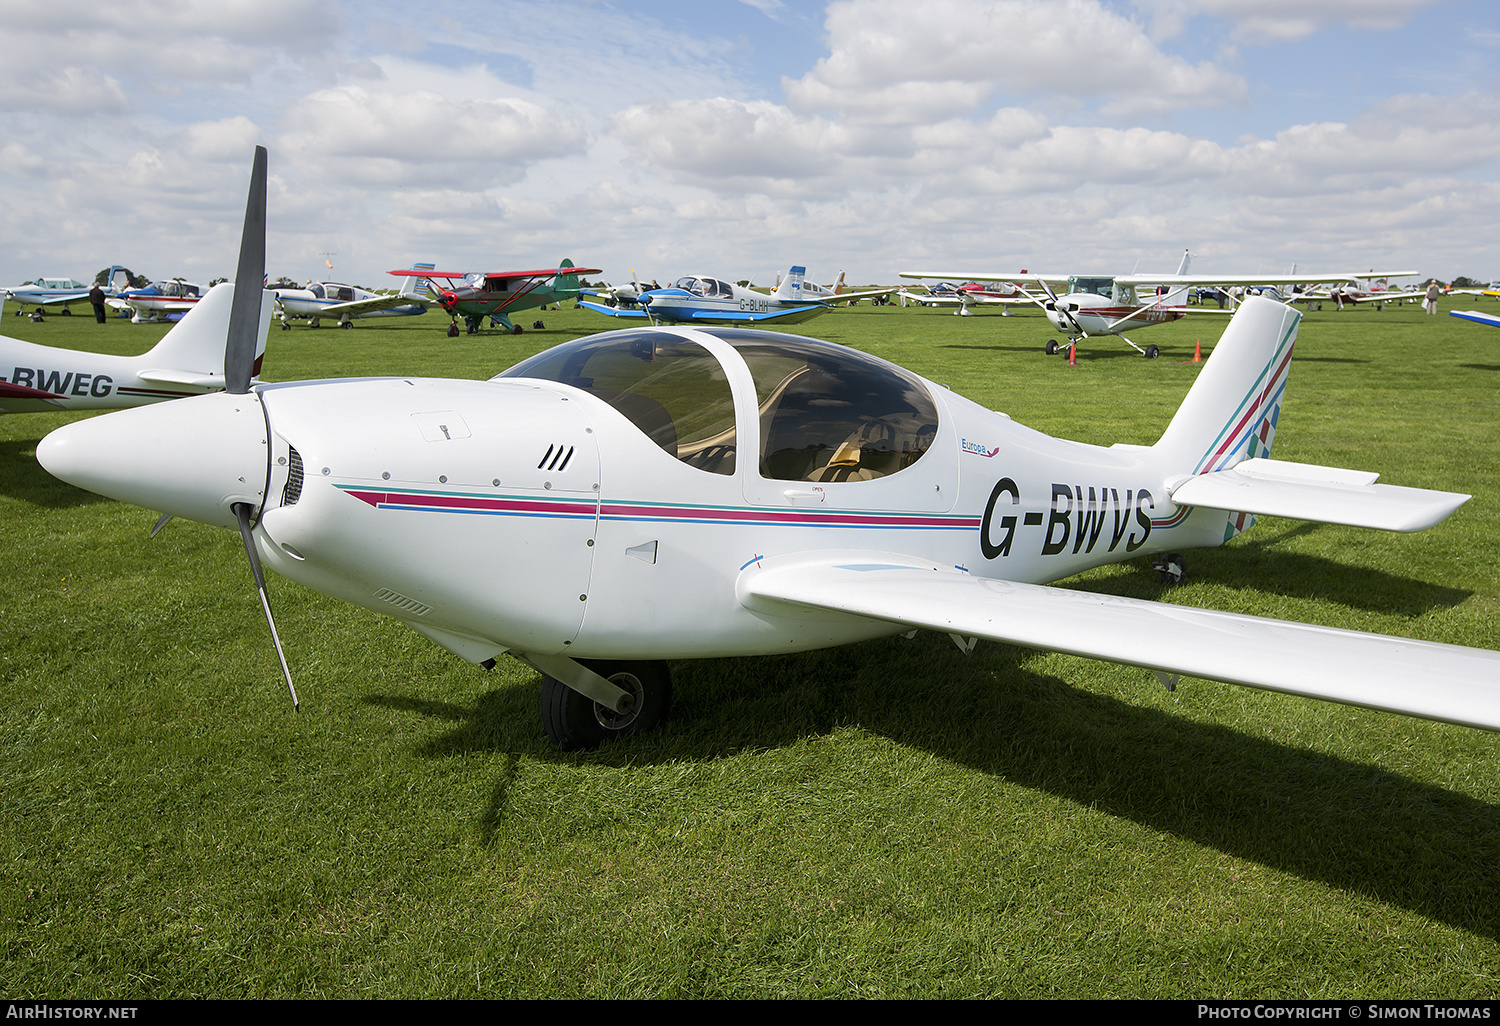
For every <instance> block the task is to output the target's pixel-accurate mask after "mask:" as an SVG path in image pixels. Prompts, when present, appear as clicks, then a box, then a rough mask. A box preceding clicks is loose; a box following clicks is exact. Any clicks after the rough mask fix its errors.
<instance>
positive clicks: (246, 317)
mask: <svg viewBox="0 0 1500 1026" xmlns="http://www.w3.org/2000/svg"><path fill="white" fill-rule="evenodd" d="M265 277H266V148H265V147H264V146H257V147H255V162H254V164H253V165H252V167H251V169H250V195H249V196H248V197H247V198H246V200H245V229H244V231H243V232H241V233H240V262H239V267H238V268H237V269H236V270H235V272H234V305H232V306H231V307H230V308H229V337H228V338H227V339H226V340H225V343H224V385H225V389H224V390H225V391H226V392H230V393H232V394H234V395H244V394H245V393H246V392H248V391H250V378H251V377H252V376H253V375H254V363H255V344H256V342H258V341H259V335H260V294H261V283H262V282H264V280H265Z"/></svg>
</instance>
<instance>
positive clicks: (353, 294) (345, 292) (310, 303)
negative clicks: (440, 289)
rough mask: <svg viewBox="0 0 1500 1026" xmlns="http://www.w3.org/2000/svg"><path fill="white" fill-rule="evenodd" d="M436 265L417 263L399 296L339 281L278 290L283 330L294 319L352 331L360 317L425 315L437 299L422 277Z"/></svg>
mask: <svg viewBox="0 0 1500 1026" xmlns="http://www.w3.org/2000/svg"><path fill="white" fill-rule="evenodd" d="M434 266H435V265H433V264H413V265H412V269H411V271H410V273H409V274H408V275H407V277H406V280H405V281H403V282H402V283H401V289H400V291H399V292H398V293H397V294H396V295H390V294H383V293H379V292H371V291H370V290H368V289H362V288H360V287H359V286H357V285H345V284H343V283H341V282H336V281H310V282H308V283H307V284H306V285H305V286H303V287H302V288H300V289H285V288H283V289H274V290H273V291H274V292H275V293H276V310H277V315H278V316H279V317H280V318H281V330H282V331H290V330H291V328H292V325H291V322H292V321H294V320H305V321H308V322H309V324H310V325H311V326H312V327H314V328H316V327H319V326H320V325H321V324H322V322H323V321H325V320H328V321H336V322H337V323H338V326H339V327H341V328H352V327H353V326H354V321H355V319H357V318H365V317H411V316H415V315H417V314H424V313H426V312H427V307H428V305H429V304H432V303H434V302H436V300H434V299H433V298H432V295H431V292H430V289H431V283H430V282H428V281H427V279H426V278H424V277H422V275H423V274H425V273H426V272H429V271H431V270H432V269H433V267H434Z"/></svg>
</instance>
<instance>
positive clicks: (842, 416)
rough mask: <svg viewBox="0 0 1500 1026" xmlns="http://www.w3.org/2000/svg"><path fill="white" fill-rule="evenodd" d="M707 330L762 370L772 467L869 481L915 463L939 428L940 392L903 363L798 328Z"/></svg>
mask: <svg viewBox="0 0 1500 1026" xmlns="http://www.w3.org/2000/svg"><path fill="white" fill-rule="evenodd" d="M707 330H708V333H709V334H712V335H715V336H717V337H719V338H721V339H723V340H724V341H726V342H728V343H729V344H730V345H732V346H733V347H734V348H735V351H736V352H738V353H739V354H740V356H741V357H743V358H744V360H745V363H746V364H747V365H748V366H749V368H750V375H751V377H752V378H754V379H755V397H756V405H757V406H758V408H759V410H760V443H761V444H760V453H761V455H760V473H761V476H762V477H766V478H771V479H773V480H780V481H868V480H871V479H873V478H877V477H884V476H886V475H888V474H894V473H896V472H897V471H899V470H904V469H905V468H907V467H909V466H911V465H912V464H913V463H915V462H916V461H917V460H919V459H921V457H922V455H923V454H924V453H925V452H926V451H927V450H928V448H930V447H931V445H932V440H933V438H934V437H935V436H936V435H937V425H938V416H937V408H936V407H935V406H934V405H933V402H932V397H931V396H930V395H928V394H927V389H926V388H925V387H924V386H923V385H922V382H921V381H920V380H919V379H918V378H917V377H916V375H914V374H911V373H909V372H908V371H904V370H902V369H901V368H900V367H897V366H895V365H894V364H890V363H886V362H885V361H884V360H881V359H878V358H876V357H873V356H870V355H868V354H866V353H861V352H859V351H858V350H855V349H846V348H844V347H843V346H838V345H834V344H832V343H828V342H819V341H816V340H814V339H809V338H799V337H797V336H795V335H782V334H780V333H778V332H764V331H747V330H744V329H735V328H717V329H707Z"/></svg>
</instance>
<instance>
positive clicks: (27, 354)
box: [0, 282, 271, 413]
mask: <svg viewBox="0 0 1500 1026" xmlns="http://www.w3.org/2000/svg"><path fill="white" fill-rule="evenodd" d="M233 296H234V285H233V284H232V283H230V282H224V283H222V284H219V285H215V286H214V287H213V288H212V289H210V290H209V291H208V295H206V296H204V297H203V301H202V302H201V303H198V304H197V305H196V306H194V307H193V309H191V310H190V311H188V313H187V314H185V315H184V316H183V318H182V320H180V321H178V322H177V323H176V324H174V325H173V326H172V328H171V329H170V330H169V331H168V332H167V333H166V334H165V335H163V336H162V339H161V341H160V342H158V343H157V344H156V345H155V346H153V347H152V348H151V349H150V350H148V351H147V352H145V353H142V354H141V355H140V356H112V355H110V354H108V353H85V352H79V351H77V350H73V349H56V348H54V347H52V346H39V345H36V344H35V343H32V342H23V341H21V340H20V339H16V338H6V337H4V336H0V413H40V412H44V411H48V410H53V411H55V410H60V409H61V410H117V409H123V408H125V407H130V406H144V405H146V404H147V403H157V402H161V401H162V400H164V399H181V398H183V397H185V396H190V395H202V394H203V393H204V392H215V391H218V390H220V389H222V388H223V387H224V333H225V332H226V331H227V330H228V327H229V309H230V306H231V304H232V302H233ZM263 299H264V301H263V303H262V310H261V313H260V317H261V321H262V323H263V324H265V325H269V324H270V323H271V294H270V293H269V292H265V293H264V296H263ZM265 339H266V336H265V331H264V329H262V331H261V334H260V335H259V342H258V343H257V345H256V347H255V349H254V352H253V356H252V362H253V370H252V374H259V373H260V361H261V356H262V355H263V354H264V353H265V348H266V341H265Z"/></svg>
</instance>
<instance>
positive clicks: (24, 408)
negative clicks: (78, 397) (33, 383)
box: [0, 381, 62, 413]
mask: <svg viewBox="0 0 1500 1026" xmlns="http://www.w3.org/2000/svg"><path fill="white" fill-rule="evenodd" d="M61 407H62V403H60V402H58V401H57V396H56V394H55V393H52V392H47V391H43V390H42V389H40V388H27V387H26V386H25V385H13V384H11V383H10V382H9V381H0V413H42V412H44V411H47V410H55V409H59V408H61Z"/></svg>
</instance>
